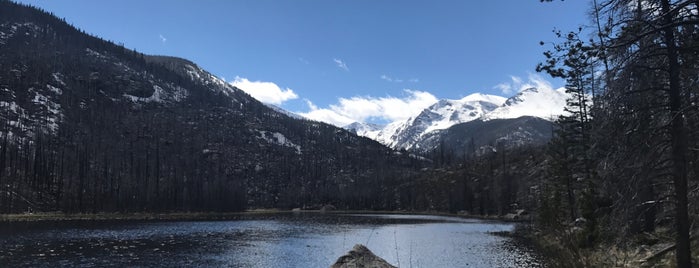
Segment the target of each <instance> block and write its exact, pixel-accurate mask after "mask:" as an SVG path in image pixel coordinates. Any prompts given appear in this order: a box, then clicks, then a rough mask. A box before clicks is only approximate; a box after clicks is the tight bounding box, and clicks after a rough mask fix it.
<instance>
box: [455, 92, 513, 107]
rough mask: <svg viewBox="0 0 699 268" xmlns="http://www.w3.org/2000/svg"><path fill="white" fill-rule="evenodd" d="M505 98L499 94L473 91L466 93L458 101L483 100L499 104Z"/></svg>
mask: <svg viewBox="0 0 699 268" xmlns="http://www.w3.org/2000/svg"><path fill="white" fill-rule="evenodd" d="M505 100H506V98H504V97H501V96H496V95H489V94H483V93H473V94H471V95H468V96H466V97H464V98H462V99H461V100H460V101H462V102H467V101H468V102H473V101H485V102H490V103H495V104H497V105H501V104H503V103H504V102H505Z"/></svg>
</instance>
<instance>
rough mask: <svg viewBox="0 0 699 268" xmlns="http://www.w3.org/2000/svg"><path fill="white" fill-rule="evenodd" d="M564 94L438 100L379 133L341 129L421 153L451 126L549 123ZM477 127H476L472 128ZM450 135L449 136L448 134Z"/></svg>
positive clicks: (360, 126)
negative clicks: (532, 119)
mask: <svg viewBox="0 0 699 268" xmlns="http://www.w3.org/2000/svg"><path fill="white" fill-rule="evenodd" d="M567 98H568V94H567V93H565V89H564V88H560V89H551V88H528V89H525V90H522V91H521V92H519V93H517V94H516V95H515V96H512V97H510V98H508V99H506V98H504V97H500V96H494V95H486V94H481V93H476V94H471V95H469V96H467V97H465V98H463V99H459V100H449V99H442V100H440V101H438V102H437V103H435V104H433V105H431V106H430V107H428V108H426V109H425V110H423V111H422V112H421V113H420V114H419V115H417V116H415V117H411V118H409V119H408V120H405V121H397V122H392V123H390V124H388V125H386V126H384V127H383V128H382V129H377V126H375V125H374V126H371V127H369V126H367V125H366V124H364V123H353V124H350V125H348V126H345V129H349V130H355V131H356V133H357V134H358V135H360V136H365V137H368V138H371V139H374V140H376V141H379V142H381V143H383V144H385V145H387V146H389V147H392V148H394V149H408V150H418V151H425V150H430V149H433V148H432V147H434V145H435V144H438V140H440V137H441V135H442V134H440V133H446V132H444V131H446V130H447V129H449V128H451V127H452V126H455V125H458V124H462V123H466V122H472V121H475V120H482V121H489V120H495V119H515V118H520V117H523V116H529V117H538V118H541V119H544V120H549V121H552V120H554V119H555V118H557V116H558V115H562V114H564V113H565V111H564V107H565V104H566V99H567ZM476 125H478V124H476ZM452 135H453V133H452Z"/></svg>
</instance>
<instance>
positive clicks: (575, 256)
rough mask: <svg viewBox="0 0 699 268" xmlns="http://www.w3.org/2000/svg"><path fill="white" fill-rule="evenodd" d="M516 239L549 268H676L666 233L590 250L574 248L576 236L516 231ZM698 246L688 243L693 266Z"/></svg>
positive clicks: (607, 243)
mask: <svg viewBox="0 0 699 268" xmlns="http://www.w3.org/2000/svg"><path fill="white" fill-rule="evenodd" d="M516 234H517V236H519V237H522V239H525V240H527V241H528V243H530V244H531V245H532V246H533V247H534V248H535V250H536V251H537V252H540V253H541V254H542V255H543V256H545V257H546V259H547V260H548V264H549V265H548V266H549V267H569V268H577V267H639V268H655V267H677V266H676V264H675V255H674V247H673V246H674V238H673V236H672V235H671V234H670V232H669V230H658V231H656V232H654V233H644V234H638V235H635V236H628V237H624V238H623V239H622V240H619V241H602V242H599V243H597V244H595V245H593V246H589V247H583V246H580V245H579V244H578V242H577V241H578V240H577V238H576V233H574V232H570V231H559V232H550V231H549V232H543V231H541V230H536V229H532V228H519V229H518V230H517V231H516ZM697 248H699V243H698V242H697V240H696V239H695V240H694V241H693V243H692V249H693V251H692V255H693V256H692V259H693V263H695V264H697V263H699V252H697Z"/></svg>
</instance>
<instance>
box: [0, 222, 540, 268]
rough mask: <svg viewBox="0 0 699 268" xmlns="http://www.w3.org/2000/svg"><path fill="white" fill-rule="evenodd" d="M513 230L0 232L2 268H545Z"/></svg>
mask: <svg viewBox="0 0 699 268" xmlns="http://www.w3.org/2000/svg"><path fill="white" fill-rule="evenodd" d="M513 228H514V225H513V224H509V223H498V222H485V221H480V220H472V219H461V218H452V217H437V216H414V215H356V214H339V215H338V214H317V213H302V214H275V215H267V216H250V217H243V218H241V219H238V220H231V221H189V222H186V221H181V222H97V223H96V222H79V223H75V222H74V223H65V222H64V223H60V224H56V223H38V224H33V225H32V224H29V225H28V224H21V225H20V226H17V225H8V224H4V225H0V266H2V267H5V266H8V267H15V266H33V267H42V266H43V267H55V266H71V267H74V266H81V267H105V266H113V267H114V266H116V267H123V266H166V267H175V266H177V267H181V266H200V267H211V266H225V267H328V266H329V265H330V264H332V263H333V262H334V261H335V260H336V259H337V257H339V256H340V255H342V254H344V253H345V252H346V251H347V250H349V249H350V248H351V247H352V246H353V245H354V244H357V243H361V244H365V245H367V246H368V247H369V248H370V249H371V250H372V251H373V252H374V253H376V254H377V255H379V256H381V257H382V258H384V259H386V260H387V261H388V262H390V263H392V264H394V265H398V266H400V267H536V266H540V265H539V263H538V261H537V258H536V257H535V256H534V255H533V254H532V253H531V252H530V251H528V250H527V249H523V248H520V247H517V246H516V245H513V244H512V243H511V241H509V240H508V239H507V238H504V237H501V236H495V235H492V234H490V233H491V232H508V231H512V229H513Z"/></svg>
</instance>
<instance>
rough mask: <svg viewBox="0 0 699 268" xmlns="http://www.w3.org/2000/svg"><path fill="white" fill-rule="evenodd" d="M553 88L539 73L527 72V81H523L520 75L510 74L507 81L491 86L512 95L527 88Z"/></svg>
mask: <svg viewBox="0 0 699 268" xmlns="http://www.w3.org/2000/svg"><path fill="white" fill-rule="evenodd" d="M532 87H535V88H549V89H551V88H553V86H552V85H551V83H550V82H549V81H546V79H544V78H543V77H542V76H541V75H538V74H529V77H527V81H526V82H525V81H524V80H523V79H522V78H521V77H518V76H510V81H509V82H504V83H500V84H497V85H495V86H493V88H495V89H499V90H500V91H501V92H502V93H503V94H505V95H512V94H513V93H519V92H520V91H522V90H525V89H528V88H532Z"/></svg>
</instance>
